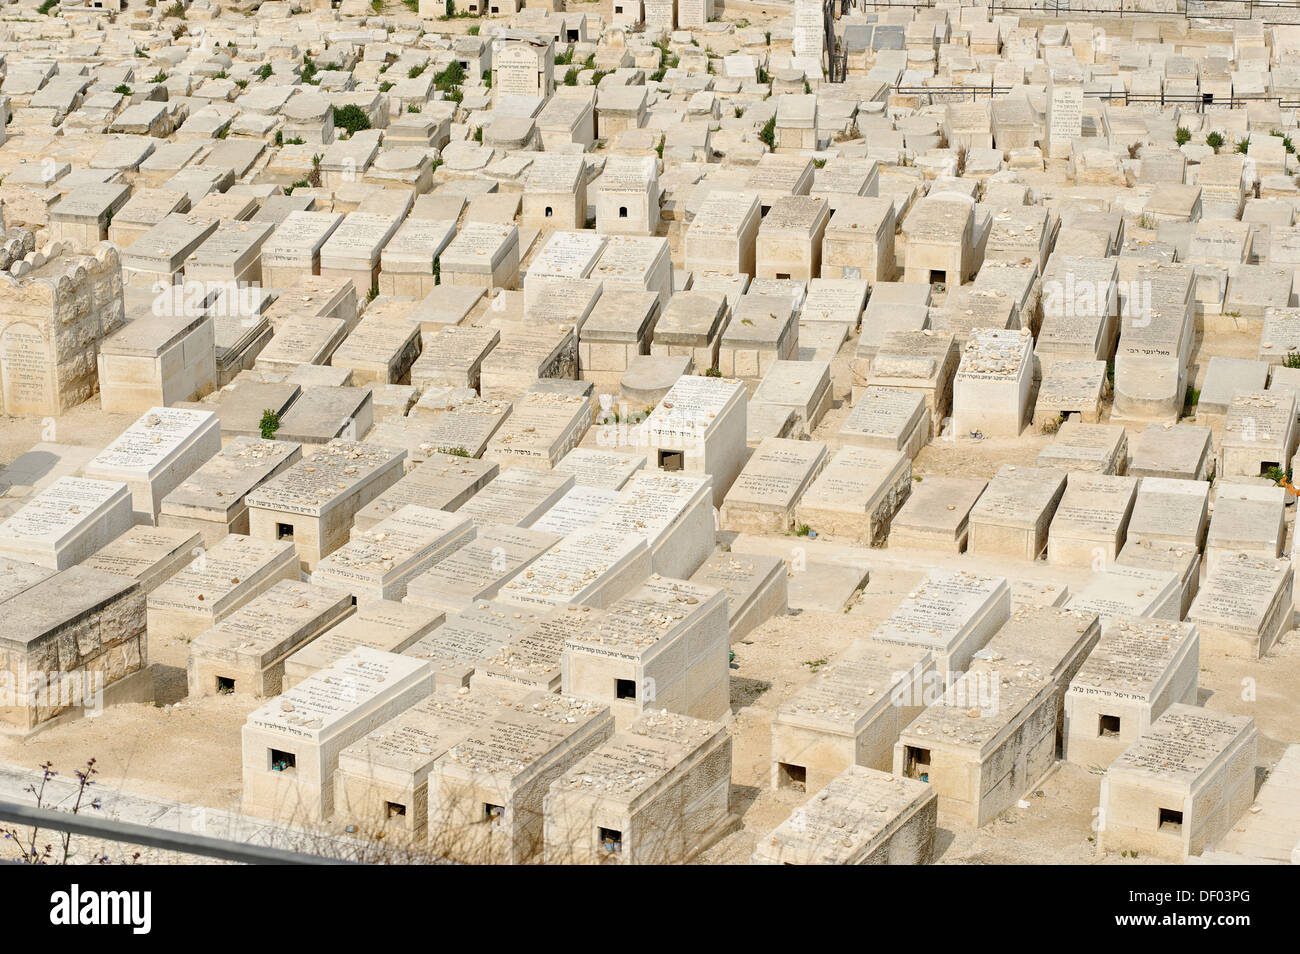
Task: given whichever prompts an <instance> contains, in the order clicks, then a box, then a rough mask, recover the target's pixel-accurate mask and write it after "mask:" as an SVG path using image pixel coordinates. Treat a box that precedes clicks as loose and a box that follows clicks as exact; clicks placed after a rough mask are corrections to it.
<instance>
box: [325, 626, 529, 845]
mask: <svg viewBox="0 0 1300 954" xmlns="http://www.w3.org/2000/svg"><path fill="white" fill-rule="evenodd" d="M317 642H319V640H317ZM309 648H310V647H309ZM522 695H523V693H522V692H521V693H518V694H516V696H515V697H514V698H519V697H520V696H522ZM502 698H503V693H501V692H500V691H482V692H479V691H470V692H464V693H462V692H460V691H459V690H457V689H436V690H434V692H433V693H432V694H431V695H428V696H426V697H425V698H424V699H421V700H420V701H419V702H417V703H416V704H415V705H413V706H411V707H410V708H409V709H406V710H405V711H404V712H401V713H399V714H397V715H396V716H394V717H393V718H392V719H389V720H388V721H387V722H384V723H383V724H382V725H379V726H376V727H374V728H373V729H371V730H370V731H369V732H368V733H366V734H365V736H363V737H362V738H359V739H357V740H356V741H355V742H352V743H351V744H350V745H348V746H347V747H346V748H344V749H343V750H342V751H341V752H339V756H338V766H337V768H336V769H335V770H334V814H333V817H334V820H335V821H336V822H337V823H338V824H340V825H351V826H355V827H356V829H357V830H358V831H359V832H361V833H363V834H364V835H366V836H378V835H379V834H381V833H382V835H383V837H384V840H385V841H389V840H396V841H398V842H399V843H405V844H410V845H415V846H422V845H424V844H425V843H426V842H427V841H428V838H429V780H430V776H431V774H432V770H433V765H434V762H436V761H437V760H438V759H439V758H441V757H442V755H443V754H444V753H445V752H447V750H448V749H450V748H452V747H453V746H455V745H456V744H457V743H459V742H461V741H462V740H463V739H465V738H466V737H467V736H468V735H469V734H470V732H472V731H473V730H475V729H477V728H478V727H479V726H481V725H483V724H484V723H486V722H488V720H489V719H491V718H492V714H493V712H494V710H495V709H496V708H497V706H498V705H500V702H501V699H502ZM504 698H507V699H509V698H511V697H509V696H504Z"/></svg>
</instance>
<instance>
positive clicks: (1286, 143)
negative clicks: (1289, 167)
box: [1269, 129, 1295, 154]
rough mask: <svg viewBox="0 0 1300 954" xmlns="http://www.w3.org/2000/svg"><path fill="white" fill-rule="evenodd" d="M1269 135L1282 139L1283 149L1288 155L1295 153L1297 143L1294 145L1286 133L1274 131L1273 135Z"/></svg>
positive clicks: (1278, 130)
mask: <svg viewBox="0 0 1300 954" xmlns="http://www.w3.org/2000/svg"><path fill="white" fill-rule="evenodd" d="M1269 135H1270V136H1276V137H1277V138H1278V139H1281V140H1282V148H1283V149H1285V150H1286V151H1287V152H1288V153H1290V154H1294V153H1295V143H1293V142H1292V141H1291V137H1290V136H1288V135H1287V134H1286V133H1284V132H1282V130H1280V129H1274V130H1273V131H1272V132H1271V133H1269Z"/></svg>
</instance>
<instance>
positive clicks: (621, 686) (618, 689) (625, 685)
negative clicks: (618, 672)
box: [614, 679, 636, 699]
mask: <svg viewBox="0 0 1300 954" xmlns="http://www.w3.org/2000/svg"><path fill="white" fill-rule="evenodd" d="M614 698H615V699H635V698H636V680H635V679H615V680H614Z"/></svg>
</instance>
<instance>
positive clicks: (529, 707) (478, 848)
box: [429, 692, 614, 864]
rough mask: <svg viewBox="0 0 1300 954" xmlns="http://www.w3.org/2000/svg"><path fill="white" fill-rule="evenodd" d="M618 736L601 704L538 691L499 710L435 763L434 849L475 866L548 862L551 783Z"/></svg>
mask: <svg viewBox="0 0 1300 954" xmlns="http://www.w3.org/2000/svg"><path fill="white" fill-rule="evenodd" d="M613 734H614V719H613V716H612V715H611V714H610V711H609V708H608V707H607V706H605V705H602V704H600V703H598V702H594V701H591V700H587V699H578V698H574V697H572V696H562V695H561V696H557V695H554V694H553V693H549V692H533V693H529V694H528V695H526V696H524V697H523V698H521V699H519V700H517V701H510V702H505V703H502V704H500V705H498V706H497V707H496V708H495V709H494V710H493V713H492V715H491V716H490V717H489V719H488V721H487V722H485V723H483V724H481V725H480V726H479V727H477V728H476V729H474V730H473V731H472V732H470V734H469V735H468V736H466V737H465V738H464V739H462V740H461V741H459V742H457V743H456V744H455V745H453V746H451V747H450V748H449V749H448V750H447V752H446V753H445V754H444V755H443V756H442V757H441V758H440V759H438V760H437V761H436V762H434V763H433V769H432V773H431V778H430V782H429V832H430V842H429V848H430V850H431V851H433V852H434V853H435V854H437V855H439V856H442V857H447V858H450V859H452V860H454V861H461V862H465V863H470V864H527V863H530V862H534V861H538V860H540V859H541V857H542V856H543V855H544V849H545V842H544V838H543V831H544V827H543V826H544V819H545V812H544V804H545V798H546V792H547V789H548V788H549V787H550V784H551V782H552V781H553V780H554V779H556V778H557V777H560V776H561V775H562V774H563V773H564V772H565V771H567V770H568V769H570V768H571V767H572V766H573V765H575V764H576V763H578V762H579V761H581V760H582V758H583V757H584V756H586V755H587V754H588V753H589V752H592V751H593V750H595V749H596V748H597V747H598V746H600V745H601V744H602V743H604V742H606V741H608V740H609V739H610V738H611V737H612V736H613Z"/></svg>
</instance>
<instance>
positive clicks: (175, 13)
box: [163, 0, 185, 20]
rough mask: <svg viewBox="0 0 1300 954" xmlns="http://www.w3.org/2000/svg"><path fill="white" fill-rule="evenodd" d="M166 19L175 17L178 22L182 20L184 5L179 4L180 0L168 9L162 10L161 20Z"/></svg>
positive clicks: (183, 17)
mask: <svg viewBox="0 0 1300 954" xmlns="http://www.w3.org/2000/svg"><path fill="white" fill-rule="evenodd" d="M167 17H176V18H177V19H179V20H184V19H185V4H183V3H181V0H176V2H175V3H173V4H172V5H171V6H170V7H168V8H167V9H165V10H163V18H164V19H166V18H167Z"/></svg>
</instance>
